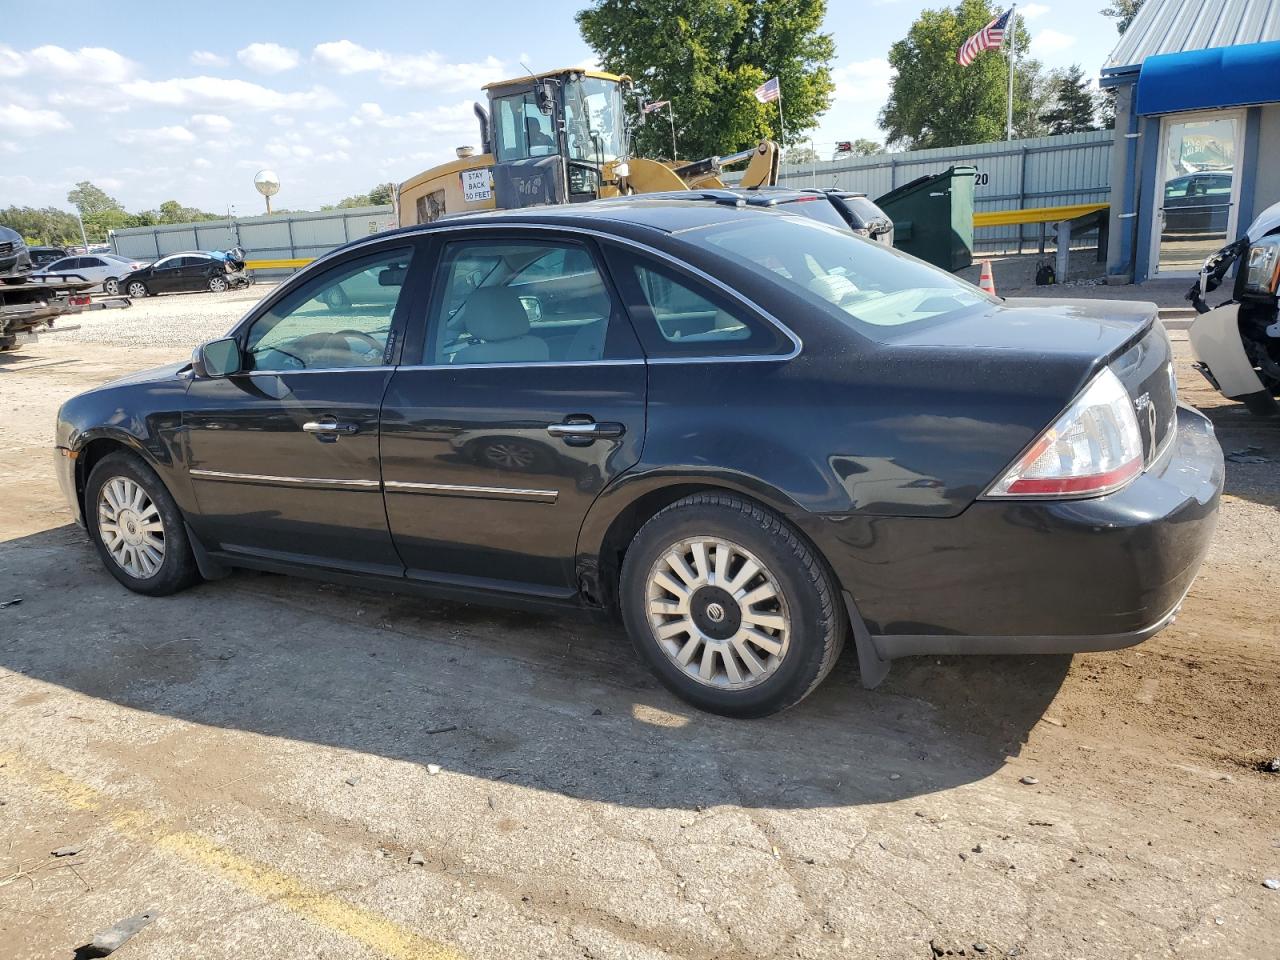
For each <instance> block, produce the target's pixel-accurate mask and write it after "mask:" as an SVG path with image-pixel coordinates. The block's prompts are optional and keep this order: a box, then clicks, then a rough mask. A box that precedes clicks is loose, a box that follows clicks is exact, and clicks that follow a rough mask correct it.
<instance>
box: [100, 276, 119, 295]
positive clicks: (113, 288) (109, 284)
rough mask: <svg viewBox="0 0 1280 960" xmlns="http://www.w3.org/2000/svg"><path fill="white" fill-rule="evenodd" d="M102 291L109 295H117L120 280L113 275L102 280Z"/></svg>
mask: <svg viewBox="0 0 1280 960" xmlns="http://www.w3.org/2000/svg"><path fill="white" fill-rule="evenodd" d="M102 292H103V293H105V294H106V295H107V296H109V297H114V296H117V295H118V294H119V293H120V281H119V280H117V279H116V278H115V277H107V279H105V280H103V281H102Z"/></svg>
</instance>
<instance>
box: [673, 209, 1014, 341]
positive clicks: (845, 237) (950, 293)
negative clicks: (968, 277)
mask: <svg viewBox="0 0 1280 960" xmlns="http://www.w3.org/2000/svg"><path fill="white" fill-rule="evenodd" d="M682 236H683V239H685V240H688V241H689V242H691V243H696V244H698V245H700V246H702V247H704V248H705V249H707V250H709V251H712V252H714V253H718V254H721V255H723V256H725V257H727V258H728V259H730V260H732V261H734V262H736V263H738V264H739V265H742V266H745V267H747V268H749V269H751V270H752V271H753V272H756V273H758V274H760V275H761V276H763V277H766V278H768V279H770V280H772V281H774V282H775V283H777V284H778V285H779V286H781V287H784V288H785V289H786V290H787V291H788V292H790V293H792V294H798V295H800V296H801V297H802V298H803V299H805V300H809V301H810V302H812V303H814V304H816V305H819V306H823V307H826V308H827V309H828V311H829V312H831V313H834V314H835V316H837V317H838V318H839V319H840V320H842V321H843V322H844V323H846V324H847V325H848V326H850V327H852V328H854V329H855V330H857V331H858V332H860V333H862V334H864V335H866V336H870V337H873V338H875V339H886V338H888V337H891V335H892V334H891V328H895V327H901V326H905V325H907V324H911V323H917V322H920V321H924V320H932V319H934V318H940V317H947V316H956V315H959V314H961V313H962V312H967V311H968V310H970V309H971V308H974V307H980V306H986V305H990V304H992V303H995V302H996V301H995V300H994V299H993V298H991V297H989V296H987V295H986V294H984V293H982V292H981V291H980V290H978V288H977V287H975V286H973V285H972V284H969V283H965V282H964V281H963V280H958V279H956V278H955V277H953V276H952V275H951V274H949V273H946V272H944V271H942V270H939V269H938V268H937V267H933V266H930V265H929V264H927V263H923V262H922V261H919V260H916V259H915V258H913V257H908V256H905V255H903V254H900V253H897V252H896V251H894V250H891V249H889V248H888V247H885V246H883V245H882V244H878V243H873V242H872V241H870V240H864V239H863V238H861V237H858V236H856V235H854V234H853V233H850V232H848V231H844V230H832V229H830V228H829V227H824V226H822V225H820V224H818V223H816V222H814V221H811V220H806V219H800V218H798V217H792V216H786V215H761V216H752V217H748V218H744V219H742V220H739V221H731V222H728V223H721V224H716V225H713V226H710V227H703V228H700V229H698V230H689V231H686V232H685V233H684V234H683V235H682Z"/></svg>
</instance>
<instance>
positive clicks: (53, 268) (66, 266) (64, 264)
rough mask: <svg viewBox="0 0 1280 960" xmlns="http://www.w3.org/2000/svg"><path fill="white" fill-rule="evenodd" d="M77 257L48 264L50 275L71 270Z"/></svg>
mask: <svg viewBox="0 0 1280 960" xmlns="http://www.w3.org/2000/svg"><path fill="white" fill-rule="evenodd" d="M78 259H79V257H63V258H62V259H61V260H55V261H53V263H51V264H49V267H48V269H49V272H50V273H62V272H63V271H65V270H71V269H73V268H74V267H75V265H76V261H77V260H78Z"/></svg>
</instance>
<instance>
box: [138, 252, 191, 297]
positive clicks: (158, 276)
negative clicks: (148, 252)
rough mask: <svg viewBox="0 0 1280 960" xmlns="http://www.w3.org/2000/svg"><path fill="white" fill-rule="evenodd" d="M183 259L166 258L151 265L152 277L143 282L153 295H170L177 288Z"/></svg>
mask: <svg viewBox="0 0 1280 960" xmlns="http://www.w3.org/2000/svg"><path fill="white" fill-rule="evenodd" d="M183 259H184V258H182V257H165V258H164V259H162V260H157V261H156V262H155V263H154V264H152V265H151V275H150V276H149V277H147V278H146V279H145V280H144V281H143V282H144V283H146V285H147V289H148V290H149V291H151V292H152V293H169V292H170V291H172V290H173V289H174V288H175V287H174V285H175V283H176V282H177V277H178V271H179V270H181V269H182V261H183Z"/></svg>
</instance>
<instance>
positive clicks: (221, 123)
mask: <svg viewBox="0 0 1280 960" xmlns="http://www.w3.org/2000/svg"><path fill="white" fill-rule="evenodd" d="M190 125H191V126H193V127H195V128H196V129H197V130H199V131H201V132H202V133H230V132H231V131H232V129H234V127H235V124H234V123H232V122H231V120H230V119H229V118H227V117H224V116H222V114H220V113H195V114H192V115H191V121H190Z"/></svg>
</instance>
